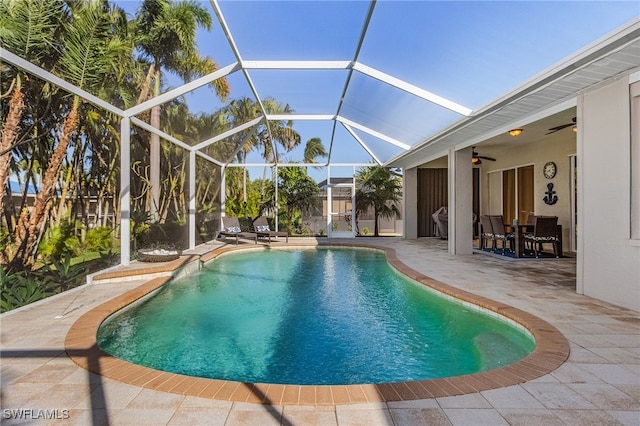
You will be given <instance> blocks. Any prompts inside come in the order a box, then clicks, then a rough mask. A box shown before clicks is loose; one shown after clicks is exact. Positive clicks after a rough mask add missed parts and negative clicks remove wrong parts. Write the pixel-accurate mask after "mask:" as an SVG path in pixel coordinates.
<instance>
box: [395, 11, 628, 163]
mask: <svg viewBox="0 0 640 426" xmlns="http://www.w3.org/2000/svg"><path fill="white" fill-rule="evenodd" d="M639 70H640V18H638V19H634V20H632V21H631V22H629V23H628V24H626V25H624V26H623V27H621V28H619V29H617V30H615V31H613V32H611V33H609V34H607V35H605V36H604V37H602V38H600V39H598V40H596V41H595V42H593V43H592V44H590V45H588V46H586V47H585V48H584V49H582V50H580V51H578V52H576V53H575V54H573V55H571V56H569V57H567V58H565V59H564V60H562V61H561V62H559V63H557V64H555V65H553V66H552V67H549V68H548V69H546V70H544V71H542V72H541V73H539V74H538V75H536V76H534V77H533V78H531V79H530V80H528V81H527V82H525V83H524V84H522V85H521V86H519V87H517V88H516V89H514V90H512V91H510V92H509V93H507V94H505V95H504V96H502V97H500V98H498V99H496V100H494V101H493V102H491V103H489V104H488V105H486V106H485V107H482V108H480V109H478V110H476V111H474V112H473V113H472V114H471V115H470V116H468V117H464V118H462V119H461V120H459V121H457V122H456V123H454V124H452V125H451V126H449V127H447V128H446V129H444V130H442V131H441V132H439V133H437V134H435V135H433V136H431V137H429V138H427V139H425V140H423V141H422V142H420V143H418V144H416V145H415V146H413V147H412V148H411V149H410V150H408V151H406V152H404V153H402V154H400V155H398V156H396V157H395V158H392V159H391V160H389V161H388V162H386V163H385V165H387V166H392V167H402V168H413V167H417V166H419V165H421V164H424V163H426V162H429V161H432V160H435V159H437V158H440V157H442V156H444V155H447V153H448V152H449V150H450V149H452V148H453V149H456V150H458V149H463V148H466V147H469V146H473V145H477V144H479V143H481V142H483V141H486V140H488V139H490V138H493V137H495V136H497V135H499V134H502V133H506V132H507V131H508V130H509V129H513V128H517V127H521V126H523V125H526V124H528V123H531V122H533V121H536V120H540V119H541V118H544V117H546V116H550V115H552V114H555V113H557V112H559V111H562V110H565V109H568V108H571V107H574V106H575V105H576V102H577V97H578V95H580V94H581V93H584V92H585V91H587V90H590V89H593V88H595V87H598V86H600V85H602V84H605V83H606V82H608V81H611V80H612V79H618V78H623V77H627V76H629V75H630V74H632V73H634V72H638V71H639Z"/></svg>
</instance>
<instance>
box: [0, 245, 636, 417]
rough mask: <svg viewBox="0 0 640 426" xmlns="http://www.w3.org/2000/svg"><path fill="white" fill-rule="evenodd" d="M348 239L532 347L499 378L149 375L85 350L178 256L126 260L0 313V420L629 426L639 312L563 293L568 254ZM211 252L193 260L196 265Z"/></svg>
mask: <svg viewBox="0 0 640 426" xmlns="http://www.w3.org/2000/svg"><path fill="white" fill-rule="evenodd" d="M337 242H340V243H345V240H340V241H337ZM347 243H353V244H363V243H366V244H367V245H373V246H377V247H380V248H385V249H390V250H388V252H387V257H388V258H389V260H390V262H391V263H392V264H394V266H396V267H397V268H399V269H401V270H403V271H404V272H406V273H408V275H410V276H413V277H414V278H417V279H418V280H419V281H421V282H423V283H425V284H428V285H430V286H435V287H436V288H438V289H439V290H441V291H443V292H445V293H446V294H450V295H452V296H455V297H457V298H462V299H464V300H468V301H472V300H473V301H475V303H477V304H479V305H481V306H483V307H485V308H486V309H489V310H491V311H494V312H499V313H500V314H502V315H505V316H507V317H509V318H511V319H513V320H514V321H516V322H519V323H520V324H522V325H524V326H525V327H526V328H528V329H529V330H530V331H531V332H532V333H533V334H534V336H535V337H536V340H537V342H538V343H539V344H538V346H537V348H536V351H535V352H534V353H533V354H532V355H531V356H530V357H528V358H527V359H525V360H523V361H521V362H520V363H518V364H514V365H513V366H510V367H507V368H503V369H499V370H494V371H490V372H485V373H480V374H476V375H470V376H463V377H456V378H450V379H439V380H429V381H421V382H408V383H406V384H394V385H383V386H381V385H377V386H373V385H365V386H330V387H329V386H326V387H314V386H302V387H301V386H276V385H252V384H243V383H236V382H226V381H218V380H211V379H196V378H187V377H184V376H180V375H175V374H171V373H163V372H158V371H155V370H152V369H148V368H145V367H140V366H134V365H132V364H128V363H125V362H124V361H121V360H118V359H115V358H112V357H110V356H108V355H106V354H104V353H103V352H102V351H101V350H100V349H99V348H98V347H97V345H96V344H95V330H96V328H97V326H98V325H99V324H100V322H101V321H102V320H103V319H104V318H105V317H106V316H108V315H109V314H110V313H111V312H113V311H115V310H117V309H118V308H119V307H121V306H124V305H126V304H128V303H130V302H131V301H132V300H135V299H137V298H138V297H140V296H141V295H143V294H145V293H147V292H149V291H151V290H153V288H156V287H158V286H160V285H162V283H164V282H165V281H166V280H167V278H166V277H165V276H166V275H168V274H170V273H171V271H172V270H174V269H175V268H176V267H178V266H182V267H183V268H185V265H186V264H187V262H188V258H187V257H183V258H181V259H180V260H178V261H174V262H173V263H171V264H167V265H162V266H160V268H159V269H158V267H157V265H152V264H143V263H133V264H132V265H131V266H129V267H126V268H119V269H116V270H113V271H110V272H109V275H106V274H102V277H101V278H103V279H104V278H109V279H108V280H102V281H96V282H95V283H93V284H90V285H85V286H83V287H80V288H78V289H76V290H73V291H71V292H68V293H67V294H64V295H60V296H56V297H54V298H51V299H49V300H45V301H42V302H39V303H37V304H34V305H32V306H29V307H26V308H24V309H21V310H18V311H16V312H12V313H8V314H4V315H2V316H1V317H0V319H1V323H0V325H1V326H2V329H1V334H0V338H1V342H2V370H1V376H0V377H1V379H2V416H3V417H2V419H3V420H2V422H3V423H4V424H23V423H24V420H25V419H22V420H20V419H18V418H17V417H19V416H20V415H22V416H23V417H36V419H27V420H29V421H28V422H27V423H34V424H83V425H86V424H95V425H97V424H122V425H127V424H154V425H157V424H196V425H197V424H226V425H236V424H237V425H244V424H251V425H256V424H259V425H262V424H286V425H292V424H294V425H313V424H318V425H349V424H367V425H378V424H379V425H415V424H454V425H458V424H460V425H464V424H468V425H478V424H490V425H499V424H526V425H536V424H540V425H554V424H569V425H574V424H575V425H582V424H630V425H637V424H640V314H639V313H638V312H635V311H630V310H627V309H623V308H620V307H617V306H614V305H610V304H607V303H605V302H602V301H598V300H595V299H592V298H589V297H585V296H581V295H577V294H575V261H574V260H573V259H560V260H507V259H499V258H494V257H491V256H485V255H482V254H474V255H470V256H451V255H449V254H448V253H447V250H446V242H443V241H441V240H438V239H419V240H403V239H400V238H359V239H354V240H347ZM294 244H297V242H296V240H295V239H291V240H290V243H289V245H294ZM252 245H253V244H252ZM247 246H248V245H247ZM219 247H221V244H215V245H209V246H202V247H199V248H198V249H197V250H195V251H194V252H193V253H194V254H195V255H197V256H201V258H202V260H207V259H208V258H210V257H211V256H212V255H211V254H206V253H207V252H210V251H211V250H212V249H214V248H219ZM228 247H230V246H228ZM253 248H255V245H254V246H253ZM399 259H401V260H399ZM192 263H193V264H194V265H197V262H192ZM187 269H189V268H188V267H187ZM141 274H143V275H141ZM132 275H135V276H137V277H140V276H143V277H144V279H142V280H141V279H137V278H131V276H132ZM97 278H100V277H97ZM560 333H562V334H560ZM567 356H568V359H567ZM565 359H566V361H565ZM563 361H564V362H563ZM47 416H48V417H55V418H54V419H43V418H42V417H47ZM5 422H6V423H5Z"/></svg>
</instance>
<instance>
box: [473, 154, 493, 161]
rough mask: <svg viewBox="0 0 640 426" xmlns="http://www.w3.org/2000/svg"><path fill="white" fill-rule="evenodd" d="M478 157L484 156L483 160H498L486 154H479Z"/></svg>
mask: <svg viewBox="0 0 640 426" xmlns="http://www.w3.org/2000/svg"><path fill="white" fill-rule="evenodd" d="M477 157H478V158H482V159H483V160H489V161H496V159H495V158H491V157H485V156H483V155H478V156H477Z"/></svg>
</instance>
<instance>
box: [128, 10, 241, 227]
mask: <svg viewBox="0 0 640 426" xmlns="http://www.w3.org/2000/svg"><path fill="white" fill-rule="evenodd" d="M211 25H212V20H211V16H210V15H209V12H208V11H207V9H205V8H204V7H203V6H201V5H200V4H199V3H197V2H195V1H191V0H184V1H180V2H173V1H171V0H145V1H143V3H142V5H141V6H140V8H139V9H138V12H137V14H136V24H135V27H136V34H137V39H138V47H139V48H140V50H141V52H142V56H143V59H145V60H147V61H148V63H149V68H148V70H147V77H146V79H145V83H144V84H143V87H142V90H141V91H140V96H139V98H138V103H140V102H143V101H145V100H147V99H148V98H149V95H150V94H151V96H152V97H155V96H158V95H159V94H160V90H161V87H162V72H163V70H167V71H171V72H173V73H175V74H176V75H178V76H180V78H182V79H183V81H185V82H186V81H189V80H191V79H192V78H193V77H199V76H202V75H206V74H209V73H211V72H214V71H215V70H216V69H217V68H218V66H217V64H216V63H215V62H214V61H213V60H212V59H211V58H203V57H201V56H200V54H199V52H198V49H197V43H196V34H197V31H198V28H205V29H207V30H209V29H210V28H211ZM152 83H153V86H152ZM211 86H212V87H213V89H214V90H215V92H216V94H217V95H218V97H219V98H220V99H222V100H225V99H226V97H227V95H228V93H229V86H228V83H227V81H226V79H224V78H222V79H218V80H216V81H214V82H213V83H212V84H211ZM150 124H151V125H152V126H153V127H155V128H158V129H159V128H160V106H156V107H154V108H153V109H152V110H151V121H150ZM150 152H151V158H150V161H151V170H152V173H151V191H152V194H153V195H152V200H151V205H150V206H148V207H149V210H150V211H151V212H152V216H153V217H154V219H157V217H156V209H157V207H158V204H159V190H160V175H159V163H160V160H159V159H160V137H159V136H158V135H156V134H154V133H152V134H151V137H150Z"/></svg>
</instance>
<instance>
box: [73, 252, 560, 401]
mask: <svg viewBox="0 0 640 426" xmlns="http://www.w3.org/2000/svg"><path fill="white" fill-rule="evenodd" d="M316 245H322V246H336V247H354V248H368V249H375V250H380V251H383V252H384V253H385V256H386V258H387V261H388V262H389V264H391V266H392V267H394V268H395V269H396V270H398V271H399V272H401V273H403V274H404V275H407V276H408V277H410V278H412V279H413V280H415V281H417V282H419V283H420V284H422V285H425V286H427V287H430V288H433V289H435V290H437V291H439V292H441V293H443V294H445V295H447V296H451V297H453V298H455V299H458V300H461V301H464V302H468V303H472V304H474V305H477V306H480V307H481V308H484V309H486V310H489V311H493V312H496V313H497V314H499V315H502V316H504V317H506V318H508V319H510V320H512V321H514V322H516V323H518V324H520V325H521V326H523V327H524V328H525V329H526V330H528V331H529V333H531V335H532V336H533V337H534V339H535V341H536V347H535V349H534V350H533V352H531V354H529V355H528V356H527V357H525V358H524V359H522V360H520V361H518V362H516V363H514V364H510V365H508V366H506V367H501V368H498V369H493V370H487V371H483V372H479V373H474V374H469V375H463V376H454V377H449V378H441V379H431V380H419V381H410V382H398V383H385V384H375V385H374V384H365V385H338V386H334V385H326V386H312V385H274V384H258V383H243V382H232V381H225V380H215V379H205V378H197V377H191V376H185V375H181V374H175V373H167V372H163V371H160V370H155V369H152V368H148V367H143V366H139V365H136V364H132V363H129V362H127V361H124V360H121V359H118V358H115V357H112V356H111V355H109V354H107V353H106V352H104V351H102V350H101V349H100V348H99V346H98V344H97V341H96V335H97V330H98V327H99V326H100V324H101V323H102V322H103V321H104V320H105V319H106V318H108V317H109V316H110V315H111V314H113V313H115V312H116V311H118V310H120V309H122V308H123V307H125V306H127V305H129V304H130V303H133V302H135V301H136V300H138V299H139V298H141V297H143V296H145V295H147V294H149V293H150V292H152V291H154V290H157V289H158V288H160V287H161V286H162V285H164V284H165V283H166V282H168V281H169V280H171V279H172V277H171V276H166V277H158V278H154V279H151V280H149V281H146V282H145V283H144V284H142V285H140V286H139V287H137V288H135V289H133V290H130V291H128V292H126V293H123V294H121V295H119V296H116V297H114V298H113V299H110V300H108V301H106V302H103V303H101V304H100V305H98V306H96V307H95V308H93V309H91V310H89V311H88V312H86V313H85V314H83V315H82V316H81V317H80V318H78V319H77V320H76V321H75V322H74V324H73V325H72V326H71V328H70V330H69V332H68V333H67V335H66V337H65V351H66V353H67V355H68V356H69V357H70V358H71V359H72V360H73V362H74V363H75V364H77V365H78V366H80V367H82V368H84V369H87V370H89V371H91V372H93V373H96V374H100V375H102V376H104V377H107V378H110V379H113V380H117V381H120V382H124V383H128V384H132V385H135V386H139V387H142V388H146V389H153V390H158V391H163V392H170V393H176V394H181V395H189V396H199V397H204V398H213V399H217V400H223V401H233V402H248V403H257V404H270V405H343V404H358V403H374V402H391V401H410V400H417V399H428V398H438V397H445V396H457V395H464V394H469V393H476V392H481V391H485V390H490V389H498V388H502V387H506V386H511V385H516V384H520V383H524V382H527V381H530V380H533V379H537V378H539V377H542V376H544V375H545V374H548V373H550V372H552V371H553V370H555V369H556V368H558V367H559V366H560V365H562V363H564V362H565V361H566V360H567V358H568V357H569V353H570V349H569V343H568V341H567V339H566V338H565V337H564V336H563V335H562V333H560V331H559V330H558V329H556V328H555V327H554V326H552V325H551V324H549V323H548V322H546V321H544V320H542V319H541V318H538V317H536V316H534V315H532V314H529V313H527V312H525V311H522V310H520V309H518V308H515V307H512V306H510V305H507V304H504V303H501V302H497V301H494V300H491V299H489V298H486V297H483V296H478V295H475V294H473V293H470V292H468V291H465V290H462V289H459V288H456V287H453V286H450V285H448V284H445V283H443V282H441V281H437V280H435V279H433V278H430V277H428V276H426V275H424V274H421V273H419V272H417V271H415V270H413V269H412V268H409V267H408V266H407V265H405V264H404V263H402V262H401V261H400V260H399V259H398V258H397V256H396V253H395V250H393V249H391V248H388V247H380V246H375V245H368V244H355V243H336V242H326V243H325V242H322V243H318V244H316ZM274 246H276V247H277V246H282V247H296V246H298V247H302V246H315V245H314V244H308V243H304V244H300V243H295V242H290V243H288V244H282V245H281V244H274ZM247 248H249V249H255V247H243V246H235V247H223V248H218V249H216V250H212V251H211V252H208V253H206V254H203V255H201V256H200V261H201V262H208V261H210V260H212V259H214V258H215V257H217V256H219V255H220V254H223V253H227V252H230V251H237V250H243V249H247ZM174 265H175V269H174V272H176V271H178V270H179V269H180V268H181V267H183V266H184V265H185V262H177V263H175V264H174Z"/></svg>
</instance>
